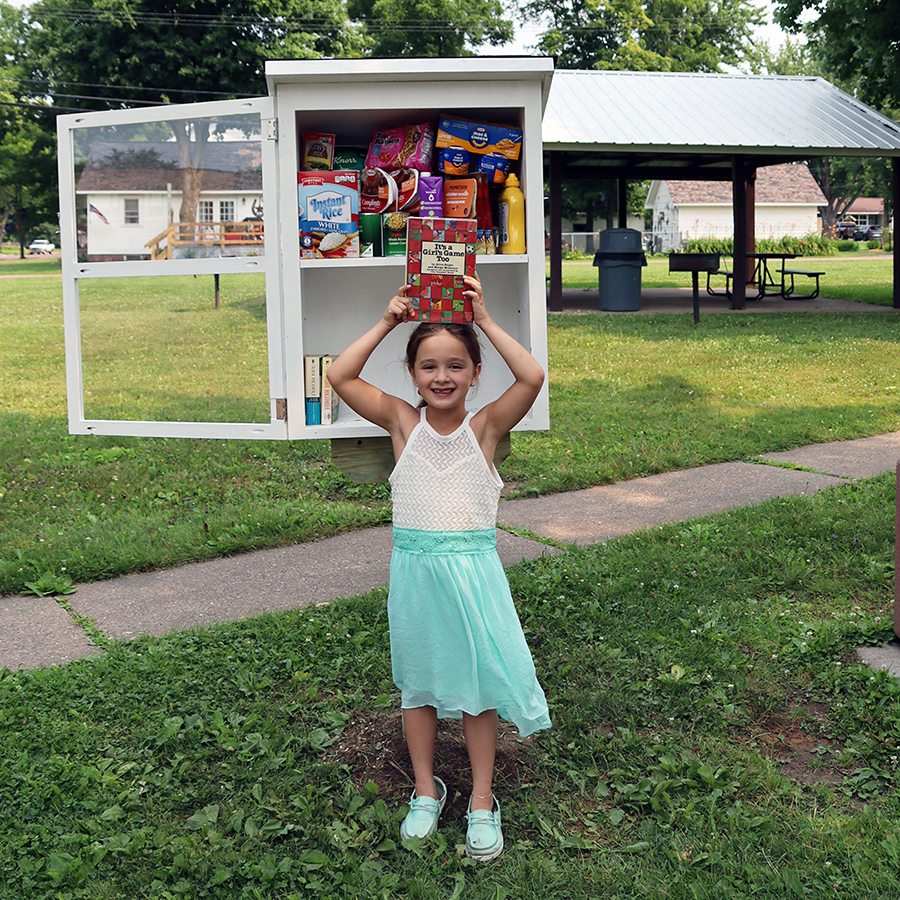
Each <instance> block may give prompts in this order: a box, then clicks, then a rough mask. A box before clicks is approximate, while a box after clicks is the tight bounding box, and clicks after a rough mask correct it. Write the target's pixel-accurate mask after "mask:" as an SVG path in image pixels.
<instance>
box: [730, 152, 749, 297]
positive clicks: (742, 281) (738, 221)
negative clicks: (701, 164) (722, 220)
mask: <svg viewBox="0 0 900 900" xmlns="http://www.w3.org/2000/svg"><path fill="white" fill-rule="evenodd" d="M731 196H732V205H733V208H734V279H733V280H734V288H733V293H732V297H731V307H732V309H744V307H745V306H746V303H747V279H746V277H741V274H740V273H742V272H746V271H747V173H746V165H745V163H744V157H743V156H733V157H732V159H731Z"/></svg>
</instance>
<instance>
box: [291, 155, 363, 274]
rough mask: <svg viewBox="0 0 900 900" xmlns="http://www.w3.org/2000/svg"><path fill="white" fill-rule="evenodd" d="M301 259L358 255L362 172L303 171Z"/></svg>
mask: <svg viewBox="0 0 900 900" xmlns="http://www.w3.org/2000/svg"><path fill="white" fill-rule="evenodd" d="M297 201H298V204H299V208H300V258H301V259H344V258H348V257H355V256H359V172H357V171H351V170H341V171H334V172H300V173H298V175H297Z"/></svg>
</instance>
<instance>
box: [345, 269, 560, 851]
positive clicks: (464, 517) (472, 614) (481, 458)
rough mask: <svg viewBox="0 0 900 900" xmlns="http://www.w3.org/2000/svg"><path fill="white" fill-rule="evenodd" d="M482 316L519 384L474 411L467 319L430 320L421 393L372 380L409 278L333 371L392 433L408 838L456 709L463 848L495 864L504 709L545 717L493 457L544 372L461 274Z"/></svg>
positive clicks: (407, 309)
mask: <svg viewBox="0 0 900 900" xmlns="http://www.w3.org/2000/svg"><path fill="white" fill-rule="evenodd" d="M466 287H467V288H468V290H467V291H466V296H467V297H469V298H470V299H471V301H472V306H473V310H474V319H475V324H476V325H477V326H478V327H479V328H480V329H481V331H482V333H483V334H484V335H485V336H486V337H487V338H488V340H489V341H490V342H491V343H492V344H493V345H494V347H495V348H496V349H497V351H498V352H499V354H500V356H501V357H502V358H503V360H504V362H505V363H506V364H507V365H508V366H509V368H510V371H511V372H512V374H513V376H514V378H515V382H514V384H513V385H512V386H511V387H510V388H509V389H508V390H507V391H506V392H505V393H504V394H503V396H501V397H499V398H498V399H497V400H495V401H493V402H492V403H489V404H488V405H487V406H485V407H484V408H483V409H481V410H479V411H478V412H477V413H476V414H474V415H473V414H472V413H468V412H466V395H467V394H468V392H469V390H470V389H471V388H472V387H474V386H475V384H476V382H477V381H478V376H479V375H480V374H481V350H480V347H479V344H478V338H477V336H476V334H475V330H474V329H473V328H472V326H470V325H455V324H454V325H450V324H443V323H441V324H437V323H421V324H420V325H419V326H418V327H417V328H416V329H415V330H414V331H413V333H412V335H411V337H410V339H409V343H408V345H407V358H406V364H407V367H408V369H409V373H410V375H411V377H412V380H413V383H414V384H415V387H416V389H417V391H418V393H419V395H420V397H421V398H422V403H421V404H420V407H419V408H418V409H417V408H415V407H413V406H412V405H411V404H409V403H407V401H406V400H402V399H400V398H399V397H394V396H392V395H391V394H387V393H385V392H383V391H381V390H379V389H378V388H377V387H375V386H373V385H371V384H369V383H367V382H365V381H363V380H362V379H361V378H360V372H361V371H362V369H363V366H364V365H365V363H366V360H368V358H369V357H370V356H371V354H372V352H373V351H374V350H375V348H376V347H377V346H378V345H379V344H380V343H381V341H382V340H383V339H384V338H385V337H386V336H387V335H388V334H389V333H390V332H391V331H392V330H393V329H394V328H395V327H396V326H397V325H399V324H400V323H402V322H407V321H409V320H411V319H413V318H414V313H413V309H412V304H411V302H410V301H409V300H408V299H407V297H406V292H407V288H406V286H404V287H401V288H400V291H399V293H398V294H397V296H395V297H394V298H393V299H392V300H391V302H390V303H389V304H388V307H387V310H386V311H385V313H384V315H383V316H382V318H381V320H380V321H379V322H378V324H377V325H375V327H374V328H372V329H371V330H370V331H368V332H367V333H366V334H364V335H363V336H362V337H361V338H359V339H358V340H357V341H355V342H354V343H353V344H351V345H350V346H349V347H348V348H347V349H346V350H345V351H344V352H343V353H342V354H341V355H340V356H339V357H338V358H337V359H336V360H335V361H334V362H333V363H332V365H331V368H330V369H329V371H328V379H329V381H330V382H331V384H332V387H333V388H334V390H335V391H336V392H337V393H338V395H339V396H340V397H341V399H342V400H344V402H345V403H346V404H347V405H348V406H349V407H350V408H351V409H354V410H355V411H356V412H358V413H359V414H360V415H361V416H363V417H365V418H366V419H368V420H369V421H371V422H374V423H375V424H376V425H380V426H381V427H382V428H384V429H385V430H386V431H387V432H388V433H389V434H390V436H391V440H392V442H393V446H394V457H395V459H396V460H397V464H396V466H395V468H394V471H393V472H392V473H391V477H390V482H391V486H392V492H393V510H394V515H393V519H394V522H393V524H394V551H393V554H392V556H391V570H390V594H389V596H388V621H389V626H390V634H391V664H392V668H393V676H394V682H395V683H396V685H397V687H398V688H399V689H400V691H401V705H402V707H403V725H404V731H405V733H406V740H407V745H408V747H409V755H410V759H411V761H412V766H413V772H414V775H415V782H416V786H415V790H414V792H413V794H412V798H411V800H410V811H409V814H408V815H407V816H406V818H405V819H404V821H403V824H402V825H401V827H400V836H401V838H403V840H407V839H409V838H411V837H427V836H428V835H430V834H433V833H434V832H435V831H436V830H437V824H438V817H439V816H440V813H441V810H442V809H443V807H444V803H445V802H446V800H447V787H446V785H445V784H444V782H443V781H442V780H441V779H440V778H437V777H435V775H434V771H433V764H434V745H435V736H436V732H437V720H438V718H439V717H440V718H457V719H458V718H460V716H462V720H463V733H464V735H465V739H466V748H467V750H468V753H469V761H470V763H471V766H472V793H471V797H470V800H469V810H468V815H467V819H468V828H467V832H466V852H467V854H468V855H469V856H471V857H474V858H475V859H478V860H482V861H487V860H491V859H494V858H496V857H497V856H499V855H500V853H501V851H502V850H503V833H502V831H501V824H500V804H499V803H498V802H497V800H496V798H495V797H494V795H493V791H492V781H493V773H494V755H495V750H496V745H497V715H498V713H499V715H500V716H502V717H503V718H504V719H509V720H511V721H512V722H514V723H515V725H516V726H517V727H518V729H519V733H520V734H521V735H522V736H526V735H529V734H532V733H533V732H535V731H538V730H540V729H542V728H549V727H550V716H549V714H548V710H547V702H546V699H545V698H544V692H543V691H542V690H541V686H540V685H539V684H538V681H537V677H536V675H535V670H534V664H533V663H532V660H531V654H530V652H529V650H528V646H527V644H526V643H525V637H524V635H523V633H522V627H521V625H520V624H519V620H518V617H517V615H516V611H515V607H514V605H513V601H512V597H511V595H510V590H509V584H508V582H507V580H506V575H505V573H504V571H503V567H502V565H501V563H500V559H499V557H498V556H497V549H496V523H497V504H498V502H499V500H500V489H501V487H502V486H503V482H502V481H501V480H500V476H499V475H498V474H497V470H496V469H495V468H494V462H493V460H494V450H495V449H496V446H497V441H498V440H500V438H501V437H502V436H503V435H505V434H506V433H507V432H508V431H509V430H510V429H511V428H512V427H513V426H514V425H515V424H516V423H517V422H518V421H519V420H520V419H521V418H522V417H523V416H524V415H525V413H526V412H528V410H529V408H530V407H531V405H532V403H534V400H535V398H536V397H537V395H538V392H539V391H540V389H541V385H542V384H543V381H544V372H543V369H541V367H540V365H539V364H538V363H537V362H536V360H535V359H534V358H533V357H532V356H531V355H530V354H529V353H528V351H527V350H525V348H524V347H522V346H521V345H520V344H519V343H518V342H517V341H516V340H514V339H513V338H512V337H510V335H508V334H507V333H506V332H505V331H503V329H502V328H500V326H499V325H497V323H496V322H494V321H493V320H492V319H491V317H490V316H489V315H488V312H487V309H486V307H485V303H484V297H483V294H482V288H481V282H480V281H479V280H478V278H477V276H476V277H467V278H466Z"/></svg>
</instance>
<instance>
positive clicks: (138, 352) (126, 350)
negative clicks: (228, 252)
mask: <svg viewBox="0 0 900 900" xmlns="http://www.w3.org/2000/svg"><path fill="white" fill-rule="evenodd" d="M217 287H218V305H217V291H216V288H217ZM78 290H79V306H80V317H81V361H82V371H83V377H84V411H85V418H87V419H122V420H129V421H163V422H247V423H256V422H260V423H264V422H268V421H269V420H270V418H271V416H270V405H269V373H268V357H267V348H266V298H265V276H264V275H219V276H215V275H197V276H192V275H187V276H165V277H147V278H92V279H81V280H80V281H79V288H78Z"/></svg>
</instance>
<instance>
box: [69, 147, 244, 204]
mask: <svg viewBox="0 0 900 900" xmlns="http://www.w3.org/2000/svg"><path fill="white" fill-rule="evenodd" d="M205 154H206V155H205V160H204V169H205V172H206V175H205V176H204V179H203V189H204V190H205V191H260V190H262V153H261V148H260V144H259V141H210V142H209V143H208V144H207V145H206V151H205ZM170 184H171V186H172V188H173V189H174V190H176V191H177V190H180V189H181V167H180V164H179V159H178V145H177V144H176V143H175V142H174V141H140V142H137V141H133V142H132V141H95V142H94V143H93V144H92V145H91V149H90V151H89V153H88V158H87V160H86V162H85V165H84V169H83V170H82V173H81V176H80V177H79V179H78V186H77V187H76V189H75V190H76V191H77V192H78V193H80V194H84V193H88V192H94V193H96V192H98V191H113V192H123V191H127V192H132V191H133V192H138V191H165V190H167V188H168V185H170Z"/></svg>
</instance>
